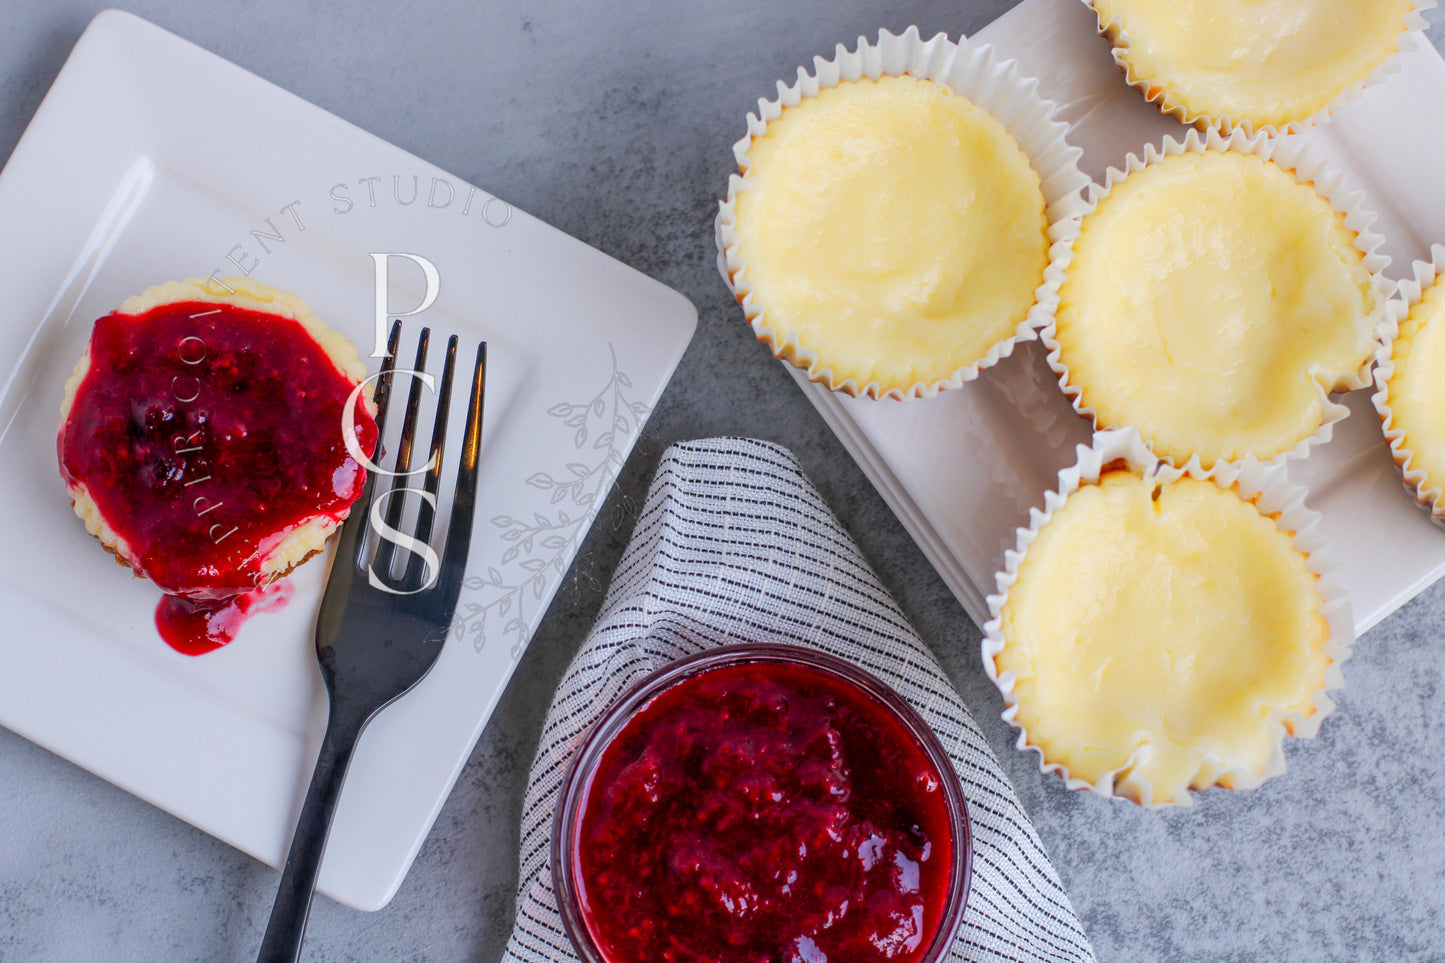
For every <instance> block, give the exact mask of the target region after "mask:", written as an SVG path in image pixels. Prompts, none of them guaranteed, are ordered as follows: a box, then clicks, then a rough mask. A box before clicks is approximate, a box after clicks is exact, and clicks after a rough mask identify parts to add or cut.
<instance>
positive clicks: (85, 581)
mask: <svg viewBox="0 0 1445 963" xmlns="http://www.w3.org/2000/svg"><path fill="white" fill-rule="evenodd" d="M0 220H3V221H4V223H6V224H8V225H11V226H12V228H13V229H14V230H15V231H17V236H19V234H20V233H23V235H24V237H25V243H24V244H16V245H12V246H11V250H10V255H9V256H7V257H6V258H5V259H4V260H3V261H0V290H4V291H5V292H6V296H7V299H8V304H9V307H8V309H7V320H6V323H5V324H4V325H3V326H0V359H4V365H5V366H6V367H7V368H9V367H10V366H12V365H13V369H12V370H11V372H10V376H9V378H8V380H7V382H6V383H5V385H4V388H3V392H0V428H3V434H0V469H3V472H4V475H5V478H6V479H7V497H6V498H5V499H0V532H3V533H4V534H3V538H4V551H3V552H0V611H3V612H4V613H5V621H6V628H5V631H4V632H3V633H0V666H3V669H0V724H3V725H5V726H6V727H8V728H10V729H13V730H14V731H16V732H18V733H20V734H21V735H23V736H25V737H27V738H29V739H31V740H33V741H34V742H37V743H39V744H40V745H42V746H45V747H46V748H48V749H50V750H52V751H54V752H56V753H58V754H60V755H62V756H64V757H65V758H67V759H70V760H72V761H74V762H76V763H77V764H79V765H81V766H83V767H85V768H86V769H89V770H90V771H92V772H94V773H96V774H98V775H100V776H102V777H104V778H106V779H108V780H110V781H111V782H114V783H116V784H117V785H119V786H121V787H123V788H125V789H127V790H129V791H130V792H132V793H135V794H136V795H138V796H141V797H142V798H144V799H147V800H149V801H151V802H153V803H154V804H156V805H157V806H160V807H161V808H163V809H166V810H168V811H169V812H171V813H174V814H175V815H177V816H179V817H180V818H182V819H185V820H186V821H188V822H190V823H193V824H194V825H196V826H198V827H200V828H201V829H204V830H206V831H207V832H210V833H212V834H214V835H216V836H218V837H220V838H221V839H223V840H226V841H227V842H229V843H231V844H233V845H235V846H237V847H239V848H241V849H243V850H245V851H246V852H249V853H252V854H253V855H255V856H257V857H259V858H260V859H263V860H265V861H267V862H269V863H271V864H272V865H279V863H280V861H281V860H282V859H283V857H284V855H285V853H286V849H287V846H288V844H289V841H290V836H291V830H292V827H293V825H294V822H295V818H296V814H297V812H298V811H299V809H300V803H301V798H302V796H303V794H304V791H305V788H306V785H307V782H308V780H309V778H310V771H311V766H312V763H313V761H314V760H315V757H316V751H317V747H318V746H319V744H320V740H321V734H322V731H323V729H324V726H325V721H326V700H325V691H324V688H323V686H322V683H321V679H320V674H319V671H318V669H317V666H316V656H315V650H314V647H313V643H312V638H311V631H312V624H313V622H314V619H315V613H316V606H317V604H318V602H319V599H320V592H321V588H322V585H323V583H324V580H325V576H326V573H327V567H328V562H327V561H325V560H316V561H313V562H311V563H309V564H307V565H305V566H302V567H301V568H300V569H298V571H297V573H296V574H295V575H294V576H293V579H294V583H295V589H296V591H295V596H294V598H293V599H292V601H291V602H290V604H289V605H288V606H287V607H286V608H285V609H284V610H282V611H280V612H277V613H272V614H263V615H258V616H256V617H255V618H253V619H252V620H251V621H250V622H248V623H247V624H246V625H245V627H244V628H243V629H242V631H241V633H240V635H239V637H238V638H237V639H236V641H234V642H233V643H231V644H230V645H229V646H227V647H226V648H224V649H221V650H219V651H217V652H214V653H212V654H209V655H206V656H202V657H199V658H190V657H187V656H183V655H179V654H177V653H175V652H173V651H171V650H170V649H168V648H167V647H166V645H165V644H164V643H163V642H162V641H161V639H160V638H159V636H158V635H157V632H156V629H155V626H154V624H153V611H154V608H155V605H156V602H157V600H158V598H159V595H158V590H156V589H155V588H154V587H153V586H152V585H150V584H149V583H148V582H143V581H135V580H132V579H131V578H129V577H128V576H127V574H126V573H125V571H124V570H122V569H120V568H119V567H117V566H116V565H115V563H114V561H113V560H112V559H111V558H110V556H109V555H107V553H106V552H104V551H103V550H102V549H101V547H100V545H99V544H98V543H96V542H95V541H94V540H93V539H91V538H90V536H88V535H87V534H86V533H85V530H84V527H83V526H82V525H81V523H80V521H79V520H78V519H77V518H76V517H75V516H74V514H73V513H72V511H71V508H70V505H69V502H68V499H67V498H66V495H65V489H64V486H63V484H62V482H61V480H60V477H59V474H58V471H57V466H56V449H55V436H56V430H57V427H58V418H59V404H60V399H61V390H62V386H63V384H64V382H65V379H66V377H67V376H68V375H69V373H70V371H71V369H72V367H73V366H74V365H75V362H76V360H77V359H78V358H79V357H80V356H81V354H82V352H83V350H84V347H85V344H86V340H87V338H88V336H89V332H90V327H91V322H92V321H94V319H95V318H97V317H99V316H101V315H103V314H105V313H107V312H108V311H110V310H111V309H112V308H113V307H115V306H116V305H118V304H119V303H120V302H121V301H122V300H123V299H124V298H125V297H126V296H128V295H130V294H133V293H138V292H139V291H140V290H142V289H143V288H145V287H148V286H150V285H152V284H157V283H160V282H162V281H165V280H178V279H181V278H185V277H195V276H200V277H205V276H207V275H209V274H211V273H212V272H213V271H217V270H218V269H219V275H220V276H226V275H227V274H235V273H239V272H240V271H247V272H250V273H252V274H253V276H255V277H256V278H257V279H259V280H261V281H265V282H267V283H270V284H275V285H277V286H279V287H282V288H286V289H288V290H292V291H295V292H297V293H298V294H300V295H301V296H302V297H303V298H304V299H305V300H307V301H309V302H310V303H311V304H312V305H313V307H314V308H315V309H316V311H317V314H318V315H320V316H321V317H322V318H323V319H325V320H326V321H328V323H329V324H330V325H331V326H332V327H333V328H336V329H338V330H340V331H342V332H343V333H345V334H346V335H347V336H348V337H349V338H350V339H351V340H352V342H353V343H354V344H356V345H357V347H358V349H359V350H360V351H361V353H362V355H363V356H365V355H367V354H368V353H370V352H371V351H372V349H373V346H374V330H375V327H376V324H375V317H374V315H375V312H374V309H373V304H374V300H375V294H374V292H375V282H374V275H375V273H376V272H375V270H374V263H375V262H374V260H373V258H372V256H371V255H372V254H374V253H378V252H381V253H385V252H398V253H407V254H413V255H416V256H418V257H421V258H424V259H426V260H427V261H430V262H431V263H433V264H434V265H435V266H436V269H437V274H438V277H439V279H440V285H439V287H438V292H439V293H438V295H437V297H436V300H435V303H434V304H433V305H432V306H431V307H429V308H427V309H426V310H425V311H423V312H422V313H420V314H418V315H417V316H416V317H415V318H412V319H409V321H408V323H409V324H411V325H412V326H413V327H414V328H415V327H419V326H420V324H422V323H425V324H429V325H431V327H432V328H433V332H434V338H436V336H438V335H441V336H445V335H447V334H450V333H458V334H460V335H461V336H462V338H463V339H464V343H466V342H471V343H474V342H475V341H477V340H486V341H488V342H489V345H490V365H489V375H488V387H487V408H486V420H485V436H484V441H483V446H482V452H481V480H480V486H479V492H478V496H477V497H478V522H477V531H476V535H475V537H474V538H473V542H472V551H471V558H470V563H469V565H470V568H469V571H470V573H471V577H470V578H469V579H468V581H467V583H466V587H465V588H464V590H463V595H462V600H461V604H460V606H459V609H458V619H459V622H458V624H457V625H456V626H454V634H453V636H452V638H451V640H450V642H449V643H448V645H447V646H446V647H445V649H444V650H443V653H442V655H441V658H440V661H439V662H438V664H437V665H436V667H435V669H434V670H433V671H432V672H431V674H430V675H429V676H427V678H426V679H425V680H423V681H422V683H421V684H420V685H419V686H418V687H417V689H416V690H414V691H413V692H412V694H411V695H409V696H408V697H407V698H405V699H403V700H401V701H400V702H398V703H396V704H394V705H393V706H391V707H390V708H388V709H387V710H386V711H384V712H383V713H382V714H381V715H380V716H379V717H378V718H377V719H376V721H375V722H373V724H372V725H371V727H370V728H369V729H368V730H367V732H366V734H365V735H364V737H363V738H362V741H361V745H360V747H359V750H358V752H357V754H356V756H355V757H354V760H353V763H352V767H351V772H350V775H349V778H348V780H347V784H346V788H345V791H344V792H343V794H342V799H341V803H340V807H339V809H338V812H337V816H336V822H335V824H334V826H333V829H332V834H331V839H330V845H329V847H328V849H327V852H326V858H325V862H324V865H323V868H322V872H321V879H320V888H321V890H322V891H323V892H325V893H327V894H329V895H330V896H332V897H334V898H335V899H337V900H340V901H341V902H343V903H347V904H349V905H351V906H355V907H358V908H362V909H378V908H380V907H381V906H383V905H385V904H386V903H387V901H388V900H390V899H391V896H392V894H393V893H394V892H395V891H396V888H397V886H398V885H399V884H400V882H401V880H402V878H403V876H404V875H405V873H406V870H407V868H408V867H409V866H410V865H411V861H412V859H413V857H414V856H415V854H416V852H417V850H418V848H419V847H420V846H421V843H422V841H423V839H424V838H425V836H426V834H427V832H428V830H429V829H430V828H431V825H432V822H433V820H434V819H435V817H436V814H437V812H438V810H439V809H440V807H441V805H442V803H443V801H444V800H445V798H446V796H447V794H448V793H449V791H450V789H451V786H452V783H453V782H454V780H455V779H456V776H457V774H458V773H459V772H460V770H461V767H462V766H463V764H464V763H465V762H466V760H467V758H468V756H469V755H470V753H471V749H472V747H473V745H474V744H475V742H476V740H477V737H478V736H479V735H480V733H481V731H482V727H483V726H484V725H485V723H486V721H487V718H488V716H489V715H490V713H491V711H492V708H493V706H494V705H495V704H496V702H497V699H498V697H499V696H500V694H501V692H502V689H503V687H504V686H505V685H506V682H507V680H508V678H509V676H510V675H511V672H512V669H513V667H514V666H515V665H516V662H517V659H518V657H519V656H520V654H521V652H522V650H523V648H524V647H525V645H526V643H527V641H528V639H530V638H531V635H532V633H533V631H534V629H535V627H536V625H537V623H538V621H539V620H540V619H541V617H542V614H543V613H544V612H545V611H546V608H547V604H548V602H549V601H550V600H551V598H552V596H553V594H554V593H555V592H556V590H557V588H558V586H559V584H560V583H561V581H562V577H563V574H564V573H565V572H566V571H567V569H568V567H569V565H570V564H571V561H572V558H573V556H574V555H575V553H576V551H577V548H578V546H579V544H580V543H581V540H582V538H583V536H584V535H585V534H586V532H587V530H588V528H589V527H590V525H591V523H592V520H593V518H594V517H595V516H596V514H597V512H598V510H599V509H600V508H601V506H602V503H603V500H604V499H605V497H606V495H607V493H608V491H609V489H610V487H611V485H612V482H613V480H614V479H615V478H616V475H617V473H618V471H619V470H620V468H621V466H622V463H623V461H624V460H625V459H626V457H627V454H628V453H629V452H630V450H631V448H632V445H633V443H634V442H635V440H636V438H637V436H638V433H639V432H640V430H641V427H642V424H643V422H644V421H645V420H646V417H647V415H648V413H649V411H650V410H651V407H652V405H653V404H654V403H655V402H656V400H657V398H658V396H659V395H660V394H661V392H662V390H663V387H664V386H665V385H666V383H667V381H668V379H669V378H670V377H671V374H672V371H673V369H674V367H675V366H676V364H677V361H678V359H679V358H680V357H681V355H682V352H683V350H684V349H685V347H686V345H687V343H688V341H689V340H690V339H691V336H692V332H693V330H694V327H695V325H696V320H697V316H696V312H695V310H694V309H693V307H692V305H691V304H690V303H689V302H688V301H687V300H686V299H685V298H683V297H682V296H681V295H679V294H677V293H675V292H673V291H671V290H669V289H667V288H665V287H663V286H662V285H660V284H658V283H656V282H654V281H652V280H650V279H648V278H646V277H644V276H642V275H641V274H639V273H637V272H636V271H634V270H632V269H631V268H628V267H626V266H625V265H623V264H620V263H618V262H617V261H615V260H612V259H611V258H609V257H607V256H605V255H603V254H601V253H599V252H597V251H595V250H593V249H591V248H589V247H587V246H585V245H583V244H582V243H580V242H579V241H576V240H574V239H573V238H570V237H567V236H566V235H564V234H562V233H560V232H559V231H557V230H555V229H553V228H550V227H548V226H547V225H545V224H543V223H541V222H540V221H537V220H536V219H534V218H532V217H530V216H528V215H527V214H525V213H523V212H521V211H518V210H515V209H513V208H511V207H510V206H509V205H507V204H506V203H505V202H503V201H501V200H500V199H495V198H492V197H491V196H490V195H488V194H486V193H485V192H482V191H480V190H479V189H476V188H474V187H472V186H471V185H468V184H466V183H464V182H462V181H461V180H460V179H459V178H456V177H454V176H452V175H449V174H447V173H446V172H445V171H442V170H439V169H437V168H434V167H432V166H431V165H429V164H426V163H425V162H423V161H421V160H419V159H418V158H416V157H413V156H411V155H409V154H407V153H405V152H404V151H402V150H400V149H398V148H396V147H393V146H391V145H389V144H386V143H384V142H382V141H381V140H379V139H377V138H375V137H373V136H371V135H370V134H367V133H366V132H364V131H362V130H360V129H358V128H356V127H354V126H352V125H350V124H347V123H346V122H344V121H342V120H340V119H339V118H337V117H335V116H332V115H331V114H328V113H326V112H325V111H323V110H321V109H319V108H317V107H315V106H313V105H311V104H308V103H306V102H304V101H302V100H301V99H299V98H297V97H295V96H293V95H291V94H288V93H286V92H285V91H283V90H281V89H280V88H278V87H275V86H273V85H271V84H269V83H267V82H265V81H263V80H261V79H259V78H257V77H255V76H253V75H251V74H248V73H246V72H245V71H243V70H241V69H240V68H238V67H236V66H234V65H232V64H229V63H227V62H225V61H223V60H221V59H220V58H218V57H216V56H214V55H212V54H209V53H207V52H205V51H203V50H201V49H199V48H197V47H195V46H193V45H191V44H189V43H187V42H185V41H183V40H181V39H179V38H177V37H175V36H172V35H171V34H168V33H166V32H165V31H163V30H161V29H159V28H157V27H155V26H152V25H150V24H148V23H146V22H145V21H143V20H140V19H138V18H136V17H133V16H131V15H129V14H124V13H119V12H115V11H110V12H106V13H103V14H101V15H100V16H98V17H97V18H96V19H95V21H94V22H93V23H92V24H91V26H90V27H89V29H87V31H86V32H85V34H84V36H83V37H82V38H81V39H80V41H79V43H78V44H77V45H76V48H75V50H74V52H73V53H72V54H71V57H70V59H69V61H68V62H67V64H66V66H65V68H64V69H63V70H62V71H61V73H60V75H59V77H57V79H56V81H55V84H54V86H53V88H52V89H51V91H50V93H49V95H48V96H47V97H46V99H45V101H44V103H43V104H42V105H41V107H40V109H39V111H38V112H37V113H36V116H35V119H34V120H33V122H32V123H31V125H30V127H29V129H28V130H27V131H26V133H25V136H24V138H23V139H22V141H21V142H20V144H19V146H18V147H17V148H16V149H15V152H14V154H13V155H12V157H11V158H10V160H9V162H8V164H7V165H6V167H5V170H4V172H3V174H0ZM388 263H389V264H390V266H391V270H392V274H391V275H390V276H391V278H392V285H391V286H392V289H393V290H392V305H391V309H392V310H393V311H396V312H405V311H409V310H411V309H412V308H415V307H416V306H418V305H419V304H420V303H421V301H422V299H423V297H422V296H423V294H424V287H423V274H422V271H421V269H420V267H418V266H417V262H414V261H411V260H408V259H406V258H397V259H392V261H391V262H388ZM408 269H409V270H408ZM466 350H467V349H464V352H465V351H466ZM463 356H464V357H466V356H467V355H466V354H465V353H464V355H463ZM376 365H377V361H375V360H372V361H371V367H372V368H373V370H375V367H376ZM465 394H466V393H465V392H464V391H462V392H458V393H457V400H456V401H455V404H456V405H457V406H460V405H461V404H462V400H463V399H464V396H465ZM463 418H464V412H458V411H456V410H454V411H453V414H452V424H453V425H460V424H461V421H462V419H463ZM454 447H455V446H454Z"/></svg>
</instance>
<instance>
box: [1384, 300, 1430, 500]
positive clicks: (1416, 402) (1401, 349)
mask: <svg viewBox="0 0 1445 963" xmlns="http://www.w3.org/2000/svg"><path fill="white" fill-rule="evenodd" d="M1389 352H1390V353H1389V361H1390V366H1391V367H1390V369H1389V370H1390V374H1389V377H1388V379H1387V380H1385V382H1384V386H1383V387H1384V390H1383V392H1382V393H1381V394H1379V395H1377V396H1376V407H1377V408H1379V410H1380V412H1381V415H1382V416H1388V422H1387V424H1388V428H1389V432H1390V435H1391V436H1392V441H1391V449H1392V453H1393V455H1394V459H1395V463H1396V464H1397V465H1399V466H1400V468H1401V470H1402V471H1403V472H1404V473H1405V477H1406V485H1407V487H1408V488H1409V489H1411V490H1412V491H1413V492H1414V494H1415V497H1416V499H1417V500H1418V501H1419V502H1420V504H1421V505H1422V506H1424V507H1425V508H1426V509H1427V510H1428V511H1429V512H1430V514H1431V516H1432V517H1433V518H1434V519H1435V520H1436V521H1437V522H1441V523H1445V494H1442V491H1445V284H1441V283H1440V280H1439V278H1438V277H1437V278H1436V279H1435V281H1434V282H1433V283H1432V284H1431V285H1430V287H1428V288H1426V289H1425V293H1424V295H1423V296H1422V297H1421V298H1420V301H1419V302H1418V303H1417V304H1416V305H1415V306H1414V307H1412V308H1411V309H1410V314H1409V316H1408V317H1407V318H1406V319H1405V320H1404V321H1403V322H1402V323H1401V324H1400V331H1399V334H1397V335H1396V337H1395V339H1394V341H1393V343H1392V344H1391V345H1390V349H1389ZM1383 370H1384V369H1383V368H1382V371H1383Z"/></svg>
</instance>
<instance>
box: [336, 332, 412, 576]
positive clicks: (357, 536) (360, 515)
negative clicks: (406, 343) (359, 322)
mask: <svg viewBox="0 0 1445 963" xmlns="http://www.w3.org/2000/svg"><path fill="white" fill-rule="evenodd" d="M400 341H401V321H400V320H397V321H393V322H392V325H391V334H389V335H388V336H387V338H386V357H385V358H383V359H382V362H381V371H380V372H379V373H378V374H377V376H376V391H375V392H374V393H373V394H372V400H373V401H374V402H375V404H376V450H375V451H373V452H372V453H371V460H372V463H373V464H375V463H376V461H377V459H379V458H380V457H381V442H382V432H383V431H384V430H385V427H386V408H387V401H388V400H389V398H390V396H391V372H392V369H393V368H394V367H396V351H397V346H398V344H399V343H400ZM375 490H376V472H374V471H369V472H367V473H366V481H365V482H364V483H363V484H362V488H361V496H360V497H359V498H357V500H356V504H355V505H353V506H352V508H351V514H350V515H348V516H347V518H346V521H345V522H343V523H342V525H341V536H340V537H339V538H338V539H337V543H336V557H337V558H338V559H342V558H348V557H349V558H351V559H352V562H353V564H354V565H355V566H356V567H357V568H358V569H359V568H361V567H362V566H363V565H365V564H366V559H365V554H366V539H365V538H364V537H363V536H364V535H365V533H366V516H367V515H368V514H369V512H370V507H371V493H372V492H373V491H375Z"/></svg>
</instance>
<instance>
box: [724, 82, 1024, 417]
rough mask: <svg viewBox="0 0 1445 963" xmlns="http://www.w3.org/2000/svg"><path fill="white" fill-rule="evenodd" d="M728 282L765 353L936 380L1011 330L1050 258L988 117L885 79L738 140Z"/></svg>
mask: <svg viewBox="0 0 1445 963" xmlns="http://www.w3.org/2000/svg"><path fill="white" fill-rule="evenodd" d="M748 156H749V161H750V163H749V166H748V169H747V170H746V172H745V173H746V179H745V189H744V190H741V191H739V192H738V195H737V208H736V232H737V257H738V259H739V260H740V261H741V262H742V265H743V266H742V269H741V273H740V275H739V280H742V281H745V282H746V283H747V284H748V285H750V286H751V288H752V297H751V302H752V306H753V308H754V309H755V310H761V311H762V314H763V316H762V323H763V324H764V325H766V326H767V327H769V328H771V329H773V330H774V331H775V332H777V345H776V347H775V351H776V352H777V353H778V354H780V356H782V357H784V358H786V359H787V360H789V361H792V362H793V363H795V364H799V365H800V366H806V365H807V361H806V360H804V359H802V358H800V356H799V351H808V352H815V353H816V354H817V357H818V361H817V367H818V368H820V369H827V370H829V371H831V372H832V373H833V376H834V383H835V384H841V383H842V382H844V381H846V380H848V379H855V380H856V383H857V384H858V385H859V386H860V393H861V389H862V387H863V386H866V385H868V384H869V383H870V382H874V381H876V382H877V384H878V387H879V389H881V391H885V392H886V391H888V390H890V389H895V388H896V389H899V390H907V389H909V388H911V387H913V386H916V385H923V386H927V385H931V384H934V383H937V382H939V381H942V380H945V379H947V378H949V377H950V376H952V375H953V374H954V373H955V372H957V371H959V370H960V369H963V368H967V367H968V366H970V365H972V364H974V363H975V362H977V361H979V360H981V359H982V358H983V357H984V356H985V355H986V354H987V353H988V351H989V349H990V348H991V347H993V346H994V345H995V344H998V343H999V342H1001V341H1004V340H1006V339H1008V338H1010V337H1012V336H1013V334H1014V330H1015V328H1016V327H1017V326H1018V325H1019V324H1020V322H1022V321H1024V320H1025V318H1026V317H1027V315H1028V312H1029V309H1030V308H1031V307H1032V305H1033V303H1034V292H1035V289H1036V288H1038V287H1039V285H1040V284H1041V283H1042V282H1043V273H1044V268H1045V267H1046V265H1047V262H1048V238H1047V236H1046V229H1047V221H1046V215H1045V202H1044V196H1043V191H1042V189H1041V187H1040V184H1039V178H1038V175H1037V174H1036V173H1035V172H1034V170H1033V168H1032V167H1030V166H1029V159H1028V157H1027V156H1026V155H1025V154H1024V152H1023V150H1022V149H1020V147H1019V145H1018V144H1017V143H1016V142H1015V141H1014V139H1013V138H1012V137H1011V136H1010V135H1009V133H1008V131H1007V130H1006V129H1005V128H1004V126H1003V125H1002V124H1001V123H999V121H998V120H996V119H995V118H993V117H992V116H990V115H989V114H988V113H987V112H986V111H984V110H983V109H981V108H979V107H977V106H976V105H974V104H973V103H972V102H970V101H969V100H967V99H966V98H964V97H962V96H959V95H957V94H955V93H952V92H951V91H950V90H949V88H948V87H946V86H945V85H943V84H941V83H937V82H935V81H931V80H925V79H918V78H914V77H908V76H904V77H882V78H880V79H879V80H877V81H872V80H866V79H865V80H860V81H857V82H851V83H850V82H845V83H842V84H839V85H838V86H837V87H832V88H825V89H823V90H821V91H820V92H819V93H818V95H817V96H816V97H809V98H805V99H804V100H803V101H802V102H801V103H799V104H798V105H797V106H792V107H787V108H785V109H784V110H783V112H782V116H781V117H779V118H778V119H777V120H774V121H772V122H771V123H769V124H768V126H767V130H766V131H765V133H764V134H763V136H761V137H759V138H756V139H754V140H753V142H752V144H751V145H750V147H749V152H748Z"/></svg>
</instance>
